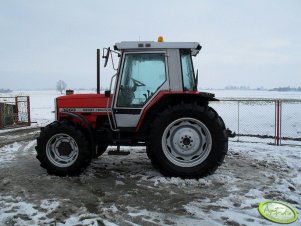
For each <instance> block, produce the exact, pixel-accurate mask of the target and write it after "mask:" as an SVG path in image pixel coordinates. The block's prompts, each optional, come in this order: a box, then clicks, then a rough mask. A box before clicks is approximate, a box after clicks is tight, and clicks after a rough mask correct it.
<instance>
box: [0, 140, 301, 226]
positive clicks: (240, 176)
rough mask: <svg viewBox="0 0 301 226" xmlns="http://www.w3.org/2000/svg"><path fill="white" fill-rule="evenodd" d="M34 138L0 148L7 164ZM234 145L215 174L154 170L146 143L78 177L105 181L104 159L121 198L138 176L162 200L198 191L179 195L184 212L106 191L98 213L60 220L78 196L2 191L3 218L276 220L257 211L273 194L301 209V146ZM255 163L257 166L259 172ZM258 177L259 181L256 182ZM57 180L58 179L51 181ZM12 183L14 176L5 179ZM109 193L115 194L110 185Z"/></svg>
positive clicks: (26, 221)
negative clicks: (111, 197) (109, 197)
mask: <svg viewBox="0 0 301 226" xmlns="http://www.w3.org/2000/svg"><path fill="white" fill-rule="evenodd" d="M34 145H35V141H29V142H27V143H26V142H18V143H13V144H11V145H6V146H4V147H2V148H0V153H2V154H1V155H0V163H5V167H7V164H10V162H11V161H12V159H16V158H17V157H18V155H19V156H20V155H21V156H25V154H24V153H26V152H29V153H30V155H31V152H33V150H31V148H32V147H33V146H34ZM21 146H22V147H23V148H22V149H21V148H20V147H21ZM229 147H230V148H229V154H228V156H227V158H226V160H225V163H224V164H223V165H222V166H221V167H220V168H219V169H218V170H217V171H216V172H215V173H214V174H213V175H211V176H208V177H205V178H201V179H199V180H192V179H186V180H184V179H181V178H168V177H163V176H162V175H161V174H160V173H159V172H158V171H156V170H154V169H152V170H150V169H149V168H147V167H145V163H144V161H145V159H146V157H145V153H143V152H142V151H141V147H136V148H130V147H129V148H127V147H124V148H123V149H125V150H130V151H131V157H130V158H128V157H126V156H114V157H111V156H108V155H106V154H105V155H104V156H103V157H102V158H100V159H97V160H95V161H94V162H93V163H92V166H91V167H89V168H88V170H87V171H86V172H85V173H84V174H82V175H81V176H80V178H79V181H80V183H82V184H83V185H85V184H86V185H89V184H90V183H91V180H93V181H95V180H96V181H97V180H99V179H98V176H97V175H98V173H99V170H100V169H98V168H102V167H103V166H104V165H105V166H106V170H109V172H112V174H111V177H114V178H116V179H115V180H114V184H115V186H116V187H117V188H116V189H117V190H120V192H121V193H120V195H122V196H120V197H118V196H117V197H116V198H118V199H123V198H124V199H125V198H126V197H128V196H129V194H128V193H123V192H125V191H127V190H128V189H129V182H128V180H129V178H133V179H134V181H136V182H135V183H136V186H137V187H136V188H135V189H134V190H135V191H136V190H137V189H138V190H137V191H139V189H140V188H144V189H148V190H149V191H152V192H153V193H154V194H153V195H154V196H158V197H159V200H162V201H163V200H164V199H166V198H167V199H171V200H173V199H175V200H177V198H178V197H179V196H187V197H190V196H193V197H195V198H193V199H187V201H184V202H180V203H177V202H175V203H174V204H173V205H172V206H170V208H171V209H173V210H177V209H183V210H185V212H179V213H177V211H176V212H175V213H173V211H168V212H165V211H162V209H158V210H157V211H155V210H154V209H152V208H150V209H148V208H146V206H145V205H144V206H143V205H141V206H140V203H139V202H138V203H136V205H135V206H133V205H130V204H128V205H125V206H123V207H122V206H121V205H120V203H118V201H117V200H116V204H114V203H113V204H110V205H107V204H106V202H105V201H101V198H100V200H95V202H96V204H97V203H98V205H99V207H98V211H99V213H94V212H90V211H89V210H88V209H87V208H85V207H81V208H77V209H76V208H75V209H74V211H73V214H71V215H69V216H67V218H66V219H65V220H64V221H58V222H56V218H55V214H56V213H57V212H60V211H62V209H61V208H63V207H62V206H63V203H64V202H68V203H72V201H71V200H70V199H68V198H66V199H58V198H56V197H54V198H52V199H42V200H40V201H39V202H38V203H37V201H34V200H32V199H30V200H31V201H30V200H28V199H26V198H24V197H21V196H20V197H18V196H17V197H12V196H4V195H0V225H3V224H9V222H15V224H16V225H39V224H51V223H53V222H56V224H57V225H76V224H80V225H98V224H99V222H102V223H103V224H104V225H109V226H111V225H119V224H129V225H144V224H154V225H165V224H171V225H211V226H212V225H225V224H227V225H277V224H275V223H272V222H269V221H267V220H265V219H263V218H262V217H261V215H260V214H259V212H258V210H257V208H258V205H259V203H260V202H262V201H264V200H266V199H275V200H278V201H285V202H288V203H290V204H291V205H292V206H293V207H294V208H295V209H296V211H297V212H298V214H299V215H300V213H301V208H300V206H301V193H300V190H301V176H300V172H301V164H300V159H301V153H300V152H301V150H300V147H296V146H273V145H267V144H258V143H237V142H230V145H229ZM19 152H21V153H19ZM3 153H6V154H3ZM7 156H10V158H8V157H7ZM118 162H120V163H121V162H122V164H123V165H125V167H126V169H127V171H125V172H123V171H122V170H119V171H116V169H118V168H119V167H120V165H118V164H119V163H118ZM137 162H140V163H141V164H137ZM240 164H241V165H240ZM243 164H246V165H243ZM1 165H2V164H1ZM3 167H4V165H2V168H3ZM250 169H254V172H253V171H251V170H250ZM37 170H38V169H37ZM240 171H241V172H240ZM114 175H115V176H114ZM42 177H45V180H47V181H49V182H50V183H57V182H55V181H56V180H57V177H53V176H48V175H47V174H46V175H44V176H43V175H42ZM256 178H257V180H258V181H255V180H256ZM59 179H60V178H59ZM53 180H54V182H51V181H53ZM60 180H67V179H60ZM268 181H270V182H268ZM9 183H12V181H9V179H8V180H7V181H5V180H4V181H2V182H1V186H6V184H9ZM247 185H248V186H249V187H248V186H247ZM131 189H133V188H130V190H131ZM130 190H129V191H130ZM122 191H123V192H122ZM160 191H161V192H160ZM162 191H167V192H168V194H169V195H168V196H162ZM106 193H107V194H110V190H108V191H107V192H106ZM165 194H166V193H165ZM145 195H147V194H145ZM161 196H162V197H161ZM137 198H138V199H139V197H137ZM184 200H185V199H184ZM71 205H72V204H71ZM160 205H162V208H163V209H164V208H167V207H164V204H163V203H162V204H159V206H160ZM12 219H13V221H12ZM139 222H140V223H139ZM300 223H301V221H300V219H298V220H297V221H296V222H294V223H292V224H291V225H292V226H297V225H300Z"/></svg>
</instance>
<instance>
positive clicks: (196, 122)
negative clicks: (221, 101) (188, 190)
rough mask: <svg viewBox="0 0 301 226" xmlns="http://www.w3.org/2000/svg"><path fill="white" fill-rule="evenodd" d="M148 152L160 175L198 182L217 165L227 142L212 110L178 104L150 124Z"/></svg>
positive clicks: (222, 128)
mask: <svg viewBox="0 0 301 226" xmlns="http://www.w3.org/2000/svg"><path fill="white" fill-rule="evenodd" d="M150 149H151V150H152V158H154V161H155V162H157V163H158V166H159V169H160V170H161V172H162V173H163V174H164V175H167V176H179V177H183V178H199V177H202V176H206V175H209V174H212V173H213V172H214V171H215V170H216V169H217V167H218V166H219V165H221V163H222V162H223V159H224V157H225V155H226V153H227V149H228V138H227V134H226V129H225V125H224V122H223V120H222V119H221V118H220V117H219V116H218V115H217V113H216V112H215V111H214V110H213V109H212V108H210V107H208V106H198V105H196V104H181V105H177V106H173V107H171V108H169V109H167V110H165V111H164V112H162V113H161V114H160V115H159V116H158V117H157V119H156V120H155V121H154V123H153V125H152V129H151V142H150Z"/></svg>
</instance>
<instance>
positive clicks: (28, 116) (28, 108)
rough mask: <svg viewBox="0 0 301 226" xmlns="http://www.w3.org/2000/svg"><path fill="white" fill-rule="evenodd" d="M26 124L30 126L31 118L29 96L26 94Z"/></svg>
mask: <svg viewBox="0 0 301 226" xmlns="http://www.w3.org/2000/svg"><path fill="white" fill-rule="evenodd" d="M27 119H28V120H27V125H28V126H30V124H31V119H30V99H29V96H27Z"/></svg>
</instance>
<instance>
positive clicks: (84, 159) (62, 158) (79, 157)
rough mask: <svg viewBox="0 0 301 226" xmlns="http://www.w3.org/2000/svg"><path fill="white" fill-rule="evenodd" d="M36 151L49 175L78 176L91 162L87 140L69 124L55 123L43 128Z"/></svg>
mask: <svg viewBox="0 0 301 226" xmlns="http://www.w3.org/2000/svg"><path fill="white" fill-rule="evenodd" d="M36 150H37V159H38V160H39V161H40V163H41V166H42V167H43V168H45V169H46V170H47V172H48V173H49V174H55V175H59V176H66V175H78V174H80V173H81V172H82V171H83V170H84V169H85V168H86V167H87V166H88V165H89V164H90V162H91V151H90V150H89V143H88V141H87V138H86V137H85V135H84V134H83V133H82V132H81V130H79V129H76V127H75V126H74V125H72V124H70V123H68V122H54V123H51V124H49V125H48V126H46V127H45V128H43V129H42V130H41V133H40V137H39V138H38V139H37V146H36Z"/></svg>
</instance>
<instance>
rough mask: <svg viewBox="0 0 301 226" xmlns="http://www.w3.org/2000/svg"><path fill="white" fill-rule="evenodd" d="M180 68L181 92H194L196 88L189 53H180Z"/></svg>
mask: <svg viewBox="0 0 301 226" xmlns="http://www.w3.org/2000/svg"><path fill="white" fill-rule="evenodd" d="M181 66H182V76H183V90H184V91H194V90H195V89H196V87H195V78H194V71H193V65H192V59H191V54H190V52H181Z"/></svg>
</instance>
